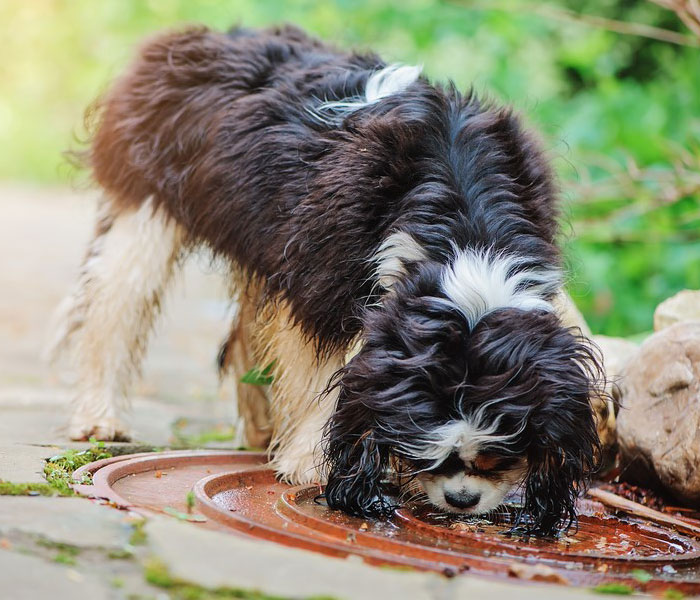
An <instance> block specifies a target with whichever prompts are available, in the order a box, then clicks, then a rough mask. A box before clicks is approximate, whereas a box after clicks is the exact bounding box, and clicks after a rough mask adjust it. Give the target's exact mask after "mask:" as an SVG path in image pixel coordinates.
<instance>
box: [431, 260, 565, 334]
mask: <svg viewBox="0 0 700 600" xmlns="http://www.w3.org/2000/svg"><path fill="white" fill-rule="evenodd" d="M560 284H561V275H560V272H559V270H558V269H554V268H528V267H527V266H526V262H525V259H524V258H522V257H518V256H512V255H508V254H504V253H501V252H495V251H493V250H491V249H486V250H473V249H460V250H457V253H456V256H455V258H454V260H453V261H452V263H451V264H450V265H449V266H447V267H445V269H444V272H443V275H442V282H441V285H442V290H443V292H444V293H445V295H446V296H447V297H448V298H449V299H450V300H451V301H452V302H454V304H455V305H456V306H457V307H458V308H459V309H460V310H461V311H462V312H463V313H464V315H465V317H466V319H467V321H468V323H469V326H470V327H474V325H476V323H477V322H478V321H479V320H480V319H482V318H483V317H484V316H485V315H487V314H488V313H490V312H492V311H494V310H496V309H499V308H518V309H521V310H546V311H553V310H554V308H553V307H552V304H551V303H550V302H549V300H547V299H546V298H547V297H550V296H552V295H553V294H555V293H556V292H557V290H558V289H559V286H560Z"/></svg>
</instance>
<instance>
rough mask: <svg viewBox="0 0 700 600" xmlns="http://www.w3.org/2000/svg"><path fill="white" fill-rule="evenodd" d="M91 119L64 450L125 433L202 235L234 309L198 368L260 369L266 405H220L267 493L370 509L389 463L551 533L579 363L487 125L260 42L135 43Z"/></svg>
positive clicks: (463, 501)
mask: <svg viewBox="0 0 700 600" xmlns="http://www.w3.org/2000/svg"><path fill="white" fill-rule="evenodd" d="M96 114H97V117H98V118H97V122H96V127H95V131H94V137H93V140H92V144H91V146H90V149H89V151H88V152H86V156H85V158H86V160H87V162H88V163H89V166H90V168H91V169H92V172H93V174H94V178H95V180H96V181H97V183H98V184H99V185H100V186H101V188H102V189H103V190H104V196H103V200H102V202H101V207H100V213H99V218H98V222H97V227H96V231H95V236H94V239H93V241H92V243H91V245H90V248H89V251H88V253H87V257H86V260H85V262H84V265H83V270H82V275H81V278H80V281H79V285H78V288H77V290H76V292H75V293H74V294H73V296H72V297H71V298H70V299H69V301H68V303H67V304H65V305H64V310H63V312H64V316H65V325H64V330H63V332H62V335H61V339H62V340H64V341H70V342H71V343H72V347H73V350H74V356H75V358H76V366H77V369H78V371H79V381H78V386H77V397H76V402H75V413H74V415H73V417H72V421H71V430H70V431H71V436H72V437H73V438H76V439H84V438H87V437H90V436H95V437H97V438H100V439H117V438H121V437H124V436H125V435H126V431H125V428H124V426H123V425H122V423H121V421H120V417H119V412H120V409H121V408H122V406H123V404H124V399H125V397H126V394H127V391H128V386H129V384H130V382H131V380H132V376H133V374H134V372H135V371H137V370H138V365H139V362H140V360H141V357H142V355H143V352H144V349H145V346H146V341H147V336H148V333H149V330H150V328H151V325H152V322H153V319H154V315H155V314H156V313H157V310H158V308H159V306H160V301H161V297H162V295H163V292H164V290H165V289H166V287H167V285H168V283H169V281H170V280H171V279H172V277H173V274H174V272H175V271H176V270H177V268H178V267H179V266H180V264H181V262H182V259H183V257H184V256H185V254H186V253H187V252H189V251H191V250H193V249H195V248H198V247H202V246H204V247H207V248H209V249H210V250H211V251H212V252H213V253H214V255H215V256H217V257H219V258H220V259H223V260H224V261H225V263H226V264H228V265H230V272H229V277H230V282H231V288H232V290H233V292H232V293H234V294H235V295H236V297H237V298H238V301H239V303H240V306H241V310H240V311H239V317H238V321H237V322H236V323H234V325H233V327H232V329H231V334H230V335H229V338H228V341H227V342H226V343H225V345H224V347H223V349H222V353H221V363H222V366H223V367H226V366H227V365H229V366H230V365H233V366H234V368H235V369H236V370H238V372H239V374H240V371H241V370H242V369H247V368H250V367H251V366H253V364H258V365H260V366H266V365H272V367H271V370H272V372H273V374H274V383H273V384H272V387H271V391H270V394H271V401H270V403H269V406H268V404H267V397H266V395H265V394H263V393H261V392H260V391H258V390H256V391H254V392H251V391H249V392H244V393H243V394H242V396H244V397H241V398H239V400H240V401H241V403H242V413H243V414H244V416H247V417H248V421H249V422H248V430H249V432H252V434H253V435H255V434H256V432H257V435H258V439H259V440H263V441H264V442H267V441H268V439H267V438H268V437H269V438H270V439H269V449H270V454H271V457H272V458H271V460H272V465H273V466H274V468H275V469H276V472H277V473H278V475H279V476H280V477H281V478H283V479H284V480H286V481H289V482H293V483H303V482H310V481H325V482H326V487H325V495H326V499H327V502H328V504H329V505H330V506H331V507H332V508H337V509H341V510H344V511H346V512H348V513H350V514H354V515H362V516H385V515H387V514H389V513H390V512H391V510H392V508H393V500H392V499H391V497H390V496H389V495H388V494H387V489H386V487H385V485H386V479H387V477H388V474H389V472H390V471H391V470H392V468H393V469H394V470H396V469H398V470H399V471H400V472H401V473H402V475H403V476H404V477H403V478H402V479H403V481H404V482H405V481H406V477H407V478H408V479H409V480H410V483H408V484H406V485H408V489H411V490H413V491H415V490H421V492H422V493H424V494H425V496H426V497H427V500H429V501H430V502H431V503H432V504H434V505H435V506H436V507H439V508H440V509H444V510H446V511H452V512H461V513H469V514H472V513H473V514H476V513H484V512H488V511H490V510H492V509H494V508H495V507H497V506H498V505H499V504H500V503H501V502H502V501H503V499H504V497H505V495H506V494H507V493H508V492H509V491H510V490H512V489H513V488H515V487H517V486H520V485H522V489H523V512H522V520H521V522H522V523H523V524H524V525H523V526H524V527H525V528H526V530H528V531H530V532H535V533H539V534H550V533H553V532H555V531H556V530H557V529H558V528H560V527H562V526H567V525H569V524H571V522H572V520H573V519H574V518H575V498H576V495H577V492H578V490H579V489H580V487H581V485H582V484H583V483H584V482H585V480H586V477H587V476H588V475H589V474H590V472H591V471H592V469H593V468H594V467H595V464H596V460H597V457H598V452H599V439H598V435H597V432H596V426H595V422H594V415H593V411H592V409H591V399H592V398H593V397H594V396H595V395H596V394H598V393H599V386H598V382H599V379H600V369H599V366H598V365H599V362H598V359H597V357H596V355H595V353H594V352H593V351H592V350H591V346H590V345H589V344H588V343H586V342H585V341H583V340H582V339H581V338H579V337H578V335H577V332H576V331H573V330H570V329H568V328H566V327H565V326H564V325H563V324H562V322H561V320H560V318H559V317H558V315H557V313H556V312H555V310H554V309H553V305H552V301H553V300H554V298H555V296H556V295H557V294H558V293H559V290H560V287H561V282H562V271H561V256H560V252H559V250H558V248H557V246H556V244H555V238H556V237H557V233H558V228H557V218H558V213H557V206H556V195H557V194H556V189H555V186H554V184H553V177H552V173H551V171H550V168H549V166H548V163H547V160H546V159H545V157H544V156H543V153H542V151H541V149H540V146H539V144H538V142H537V140H536V139H535V138H534V137H533V136H532V135H531V134H530V133H528V132H527V131H525V130H524V128H523V126H522V124H521V122H520V120H519V119H518V117H517V116H516V115H514V114H513V112H512V111H511V110H509V109H508V108H501V107H497V106H494V105H493V104H491V103H486V102H482V101H481V100H479V99H478V98H477V97H476V96H475V94H474V93H473V92H468V93H466V94H460V93H459V92H458V91H457V90H456V89H455V87H454V86H453V85H447V86H440V85H435V84H432V83H430V82H429V81H428V80H427V79H425V78H424V77H422V76H421V75H420V69H419V68H417V67H411V66H401V65H386V64H385V63H384V62H382V60H381V59H380V58H378V57H377V56H376V55H374V54H362V53H347V52H341V51H338V50H336V49H335V48H333V47H331V46H329V45H327V44H324V43H321V42H319V41H317V40H315V39H313V38H311V37H308V36H307V35H305V34H304V33H303V32H302V31H300V30H298V29H296V28H293V27H281V28H274V29H269V30H263V31H252V30H246V29H234V30H233V31H231V32H230V33H228V34H223V33H218V32H214V31H210V30H208V29H204V28H199V29H189V30H186V31H182V32H177V33H169V34H165V35H161V36H160V37H156V38H155V39H153V40H151V41H150V42H149V43H147V44H146V45H145V46H144V47H143V48H142V50H141V52H140V54H139V56H138V58H137V59H136V61H135V62H134V63H133V64H132V65H131V67H130V68H129V69H128V70H127V72H126V73H125V74H124V75H123V76H122V77H121V78H120V79H118V80H117V81H116V83H115V84H114V85H113V86H112V88H111V89H110V90H109V91H108V92H107V93H106V94H105V96H104V97H103V98H102V99H101V100H100V101H99V104H98V106H97V113H96ZM245 362H247V363H248V364H243V363H245ZM256 420H257V421H256ZM268 422H269V434H268V433H266V431H265V428H266V427H267V426H268Z"/></svg>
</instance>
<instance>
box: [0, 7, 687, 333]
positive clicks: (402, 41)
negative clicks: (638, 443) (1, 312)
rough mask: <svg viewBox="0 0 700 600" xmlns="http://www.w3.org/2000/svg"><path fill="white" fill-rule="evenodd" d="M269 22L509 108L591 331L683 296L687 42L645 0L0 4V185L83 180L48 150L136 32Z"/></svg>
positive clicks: (75, 126) (639, 328) (637, 318)
mask: <svg viewBox="0 0 700 600" xmlns="http://www.w3.org/2000/svg"><path fill="white" fill-rule="evenodd" d="M282 21H288V22H291V23H295V24H297V25H300V26H302V27H304V28H306V29H307V30H309V31H311V32H313V33H315V34H317V35H318V36H321V37H322V38H324V39H326V40H330V41H333V42H335V43H336V44H337V45H339V46H342V47H347V48H362V49H367V48H372V49H375V50H376V51H378V52H379V53H380V54H381V55H382V56H383V57H384V58H385V59H386V60H388V61H400V62H406V63H422V64H423V65H424V68H425V72H426V73H427V75H428V76H429V77H431V78H434V79H436V80H443V81H444V80H447V79H453V80H454V81H455V82H456V83H457V84H458V85H459V86H460V87H461V88H466V87H468V86H470V85H471V86H474V87H475V88H476V89H477V90H478V91H479V92H481V93H484V94H488V95H490V96H493V97H495V98H498V99H500V100H502V101H505V102H509V103H512V104H514V105H515V106H516V107H518V109H520V110H521V111H522V112H524V113H525V114H526V115H527V118H528V119H529V120H530V122H531V123H533V124H534V125H535V126H536V127H537V128H538V129H539V130H540V131H541V132H542V133H543V134H544V136H545V138H546V140H547V146H548V149H549V151H550V153H551V154H552V156H553V157H554V158H555V163H556V167H557V170H558V172H559V175H560V178H561V182H562V194H563V199H564V207H565V217H566V221H567V226H566V227H565V237H564V239H563V240H562V241H563V243H564V245H565V247H566V251H567V257H568V260H569V264H570V266H571V278H570V281H569V290H570V292H571V293H572V295H573V297H574V299H575V301H576V303H577V304H578V305H579V307H580V308H581V309H582V310H583V312H584V314H585V316H586V318H587V319H588V322H589V324H590V325H591V327H592V329H593V331H594V332H596V333H605V334H608V335H623V336H641V335H643V334H644V332H647V331H649V330H651V326H652V313H653V309H654V307H655V306H656V304H658V303H659V302H660V301H661V300H663V299H664V298H666V297H668V296H669V295H671V294H673V293H675V292H676V291H678V290H680V289H682V288H700V49H699V48H698V40H700V37H699V36H694V35H693V33H692V32H691V31H690V30H688V29H686V27H685V26H684V24H683V23H682V22H681V20H680V19H679V18H678V16H677V15H676V14H675V13H674V12H672V11H670V10H667V9H665V8H663V7H661V6H658V5H657V4H655V3H653V2H651V1H649V0H576V1H574V0H566V1H559V2H554V1H550V2H549V3H542V2H534V3H527V2H499V1H497V0H494V1H491V0H483V1H482V2H472V1H470V0H461V1H460V0H456V1H442V0H401V1H396V2H389V1H387V0H363V1H350V0H335V1H329V0H326V1H323V2H319V1H317V0H314V1H298V2H285V1H281V0H207V1H202V0H200V1H193V0H149V1H142V0H63V1H62V0H3V1H2V2H0V23H2V28H3V30H4V32H3V36H2V39H3V42H2V54H3V58H2V60H0V141H1V143H0V178H1V179H2V180H4V182H5V183H8V182H9V183H11V184H12V185H14V184H15V183H16V182H28V183H31V184H36V185H42V186H43V185H49V186H57V185H58V186H76V185H77V186H81V185H85V182H86V179H87V177H86V175H85V174H81V173H78V172H76V171H75V170H73V169H72V168H71V167H70V166H69V164H68V162H67V161H66V160H65V159H64V158H63V155H62V152H63V151H65V150H66V149H70V148H76V147H79V145H80V139H81V136H82V134H83V131H82V128H81V122H82V113H83V111H84V109H85V107H86V106H87V105H88V104H89V103H90V101H91V100H92V99H93V98H94V97H95V96H96V95H98V94H99V93H100V91H101V90H104V88H105V87H106V86H107V84H108V83H109V81H110V79H111V78H112V77H114V76H115V75H116V74H117V73H119V71H120V69H121V68H122V67H123V66H124V64H125V62H126V61H127V60H128V59H129V57H130V56H131V55H132V54H133V53H134V50H135V48H136V47H137V45H138V44H139V42H140V40H142V39H143V38H144V37H145V36H148V35H150V34H152V33H154V32H156V31H158V30H161V29H163V28H167V27H173V26H178V25H180V24H183V23H204V24H206V25H209V26H211V27H214V28H218V29H226V28H228V27H229V26H230V25H233V24H244V25H247V26H261V25H266V24H271V23H279V22H282ZM0 218H2V215H0ZM7 259H8V257H5V259H4V260H7ZM0 268H1V267H0Z"/></svg>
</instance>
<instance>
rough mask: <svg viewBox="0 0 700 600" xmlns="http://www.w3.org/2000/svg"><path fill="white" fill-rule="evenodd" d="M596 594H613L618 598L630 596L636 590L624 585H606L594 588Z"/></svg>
mask: <svg viewBox="0 0 700 600" xmlns="http://www.w3.org/2000/svg"><path fill="white" fill-rule="evenodd" d="M593 591H594V592H595V593H596V594H613V595H616V596H630V595H632V594H634V590H633V589H632V588H631V587H630V586H628V585H625V584H624V583H604V584H603V585H598V586H596V587H594V588H593Z"/></svg>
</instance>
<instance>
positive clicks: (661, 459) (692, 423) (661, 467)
mask: <svg viewBox="0 0 700 600" xmlns="http://www.w3.org/2000/svg"><path fill="white" fill-rule="evenodd" d="M623 375H624V376H623V379H622V381H621V383H620V389H621V393H622V404H623V408H622V409H621V411H620V413H619V415H618V426H617V431H618V441H619V444H620V451H621V458H622V463H623V464H622V466H623V469H622V471H623V473H625V478H626V479H629V480H630V481H633V482H636V483H641V484H646V485H650V486H662V487H663V488H665V489H667V490H668V491H670V492H671V493H673V494H674V495H675V496H676V497H677V498H679V499H680V500H682V501H685V502H689V503H693V504H696V503H697V502H700V322H692V321H687V322H682V323H676V324H675V325H671V326H670V327H667V328H665V329H663V330H662V331H660V332H658V333H655V334H654V335H652V336H651V337H649V338H647V340H646V341H645V342H644V343H643V344H642V346H641V347H640V350H639V353H638V354H637V355H636V356H635V359H634V360H633V361H630V362H629V363H628V365H627V367H626V369H625V370H624V373H623Z"/></svg>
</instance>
